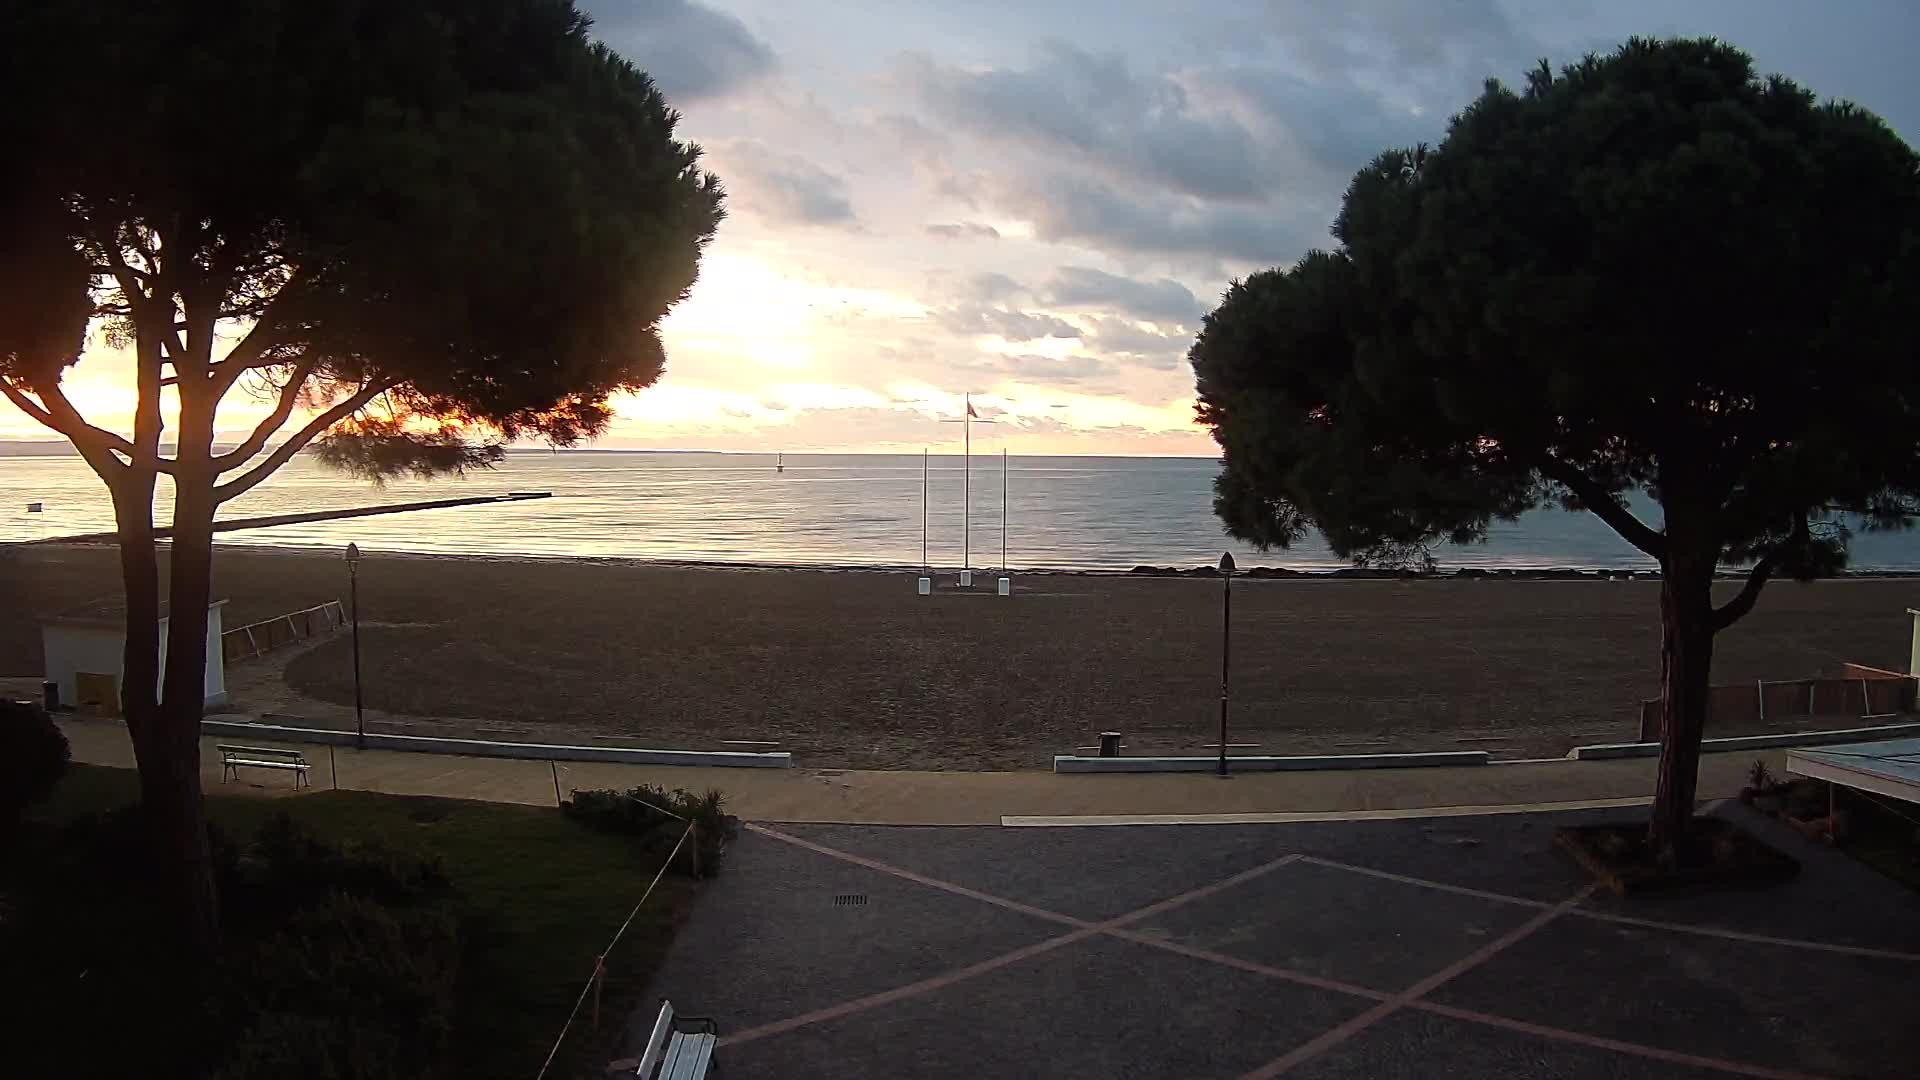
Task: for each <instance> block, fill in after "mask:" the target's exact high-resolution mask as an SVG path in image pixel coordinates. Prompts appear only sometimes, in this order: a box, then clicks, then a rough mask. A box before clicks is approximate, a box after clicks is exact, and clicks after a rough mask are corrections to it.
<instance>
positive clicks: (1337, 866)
mask: <svg viewBox="0 0 1920 1080" xmlns="http://www.w3.org/2000/svg"><path fill="white" fill-rule="evenodd" d="M1300 861H1301V862H1304V863H1312V864H1313V865H1315V866H1324V867H1326V868H1328V869H1329V870H1345V871H1347V872H1348V873H1350V874H1364V875H1366V876H1367V877H1371V878H1379V879H1381V880H1382V881H1397V882H1399V883H1401V884H1402V885H1418V886H1420V887H1421V888H1423V889H1435V890H1438V891H1440V892H1448V893H1453V894H1454V895H1456V896H1477V897H1479V898H1480V899H1482V900H1493V901H1497V902H1498V903H1502V904H1518V905H1520V906H1521V907H1530V908H1537V909H1539V910H1541V911H1547V910H1550V909H1551V908H1553V906H1554V905H1552V904H1549V903H1547V902H1546V901H1544V900H1529V899H1527V898H1526V897H1524V896H1509V895H1508V894H1506V893H1497V892H1488V891H1487V890H1485V889H1469V888H1467V887H1466V886H1464V885H1449V884H1447V883H1446V882H1444V881H1433V880H1431V879H1429V878H1418V877H1410V876H1408V875H1406V874H1395V873H1392V872H1390V871H1387V870H1375V869H1374V868H1373V867H1371V866H1356V865H1354V864H1353V863H1343V862H1335V861H1334V860H1332V859H1322V858H1320V857H1318V856H1315V855H1303V856H1301V858H1300Z"/></svg>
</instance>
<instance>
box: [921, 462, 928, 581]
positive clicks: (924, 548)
mask: <svg viewBox="0 0 1920 1080" xmlns="http://www.w3.org/2000/svg"><path fill="white" fill-rule="evenodd" d="M929 569H930V567H929V566H928V565H927V448H926V447H924V446H923V447H921V448H920V570H921V572H922V573H925V572H927V571H928V570H929Z"/></svg>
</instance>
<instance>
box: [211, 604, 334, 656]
mask: <svg viewBox="0 0 1920 1080" xmlns="http://www.w3.org/2000/svg"><path fill="white" fill-rule="evenodd" d="M345 622H346V614H345V609H343V608H342V607H341V606H340V601H338V600H329V601H327V602H326V603H324V604H316V605H315V606H313V607H310V608H305V609H303V610H300V611H291V612H288V613H287V614H285V615H276V616H274V617H273V618H271V619H267V620H264V621H262V622H257V623H249V624H248V625H246V626H236V627H234V628H233V629H232V630H228V631H227V632H226V633H224V634H221V635H220V650H221V652H222V653H223V654H224V655H225V656H226V659H227V662H228V663H232V662H233V661H235V660H245V659H247V658H249V657H254V656H259V655H260V654H261V653H266V652H272V651H273V650H274V649H278V648H280V647H281V646H283V645H291V644H293V643H294V642H296V641H305V640H307V639H308V638H313V637H319V636H320V635H321V634H331V633H333V632H334V631H335V630H338V629H340V627H341V625H342V624H343V623H345Z"/></svg>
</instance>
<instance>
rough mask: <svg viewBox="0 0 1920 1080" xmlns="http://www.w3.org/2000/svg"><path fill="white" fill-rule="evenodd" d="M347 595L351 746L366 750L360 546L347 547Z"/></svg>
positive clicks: (351, 545) (350, 545)
mask: <svg viewBox="0 0 1920 1080" xmlns="http://www.w3.org/2000/svg"><path fill="white" fill-rule="evenodd" d="M347 595H348V597H349V598H350V599H351V600H352V602H353V745H354V747H355V748H356V749H360V750H365V749H366V748H367V718H366V716H365V715H364V714H363V713H362V711H361V706H360V545H359V544H351V543H350V544H348V545H347Z"/></svg>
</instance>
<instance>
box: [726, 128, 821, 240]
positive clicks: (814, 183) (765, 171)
mask: <svg viewBox="0 0 1920 1080" xmlns="http://www.w3.org/2000/svg"><path fill="white" fill-rule="evenodd" d="M713 162H714V171H715V172H718V173H719V174H720V179H721V180H722V181H724V182H725V183H726V185H727V187H728V190H729V191H730V193H731V194H732V196H733V198H734V201H735V202H736V203H737V204H739V205H741V206H743V207H744V208H746V209H747V210H749V211H751V212H754V213H757V214H758V215H759V216H761V217H763V218H765V219H767V220H769V221H772V222H777V223H783V224H795V225H840V226H850V225H853V224H855V218H854V213H853V203H852V201H851V200H850V199H849V198H848V196H847V182H846V180H845V179H844V178H842V177H840V176H838V175H836V174H834V173H830V172H828V171H827V170H825V169H822V168H821V167H820V166H818V165H815V164H814V163H813V162H811V161H808V160H807V159H806V158H803V157H800V156H799V155H797V154H789V153H785V152H783V151H779V150H775V149H773V148H772V147H769V146H767V145H766V144H765V143H762V142H759V141H758V140H755V139H735V140H733V141H732V142H729V143H726V144H725V145H723V146H721V147H719V148H717V149H716V150H715V151H714V153H713Z"/></svg>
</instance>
